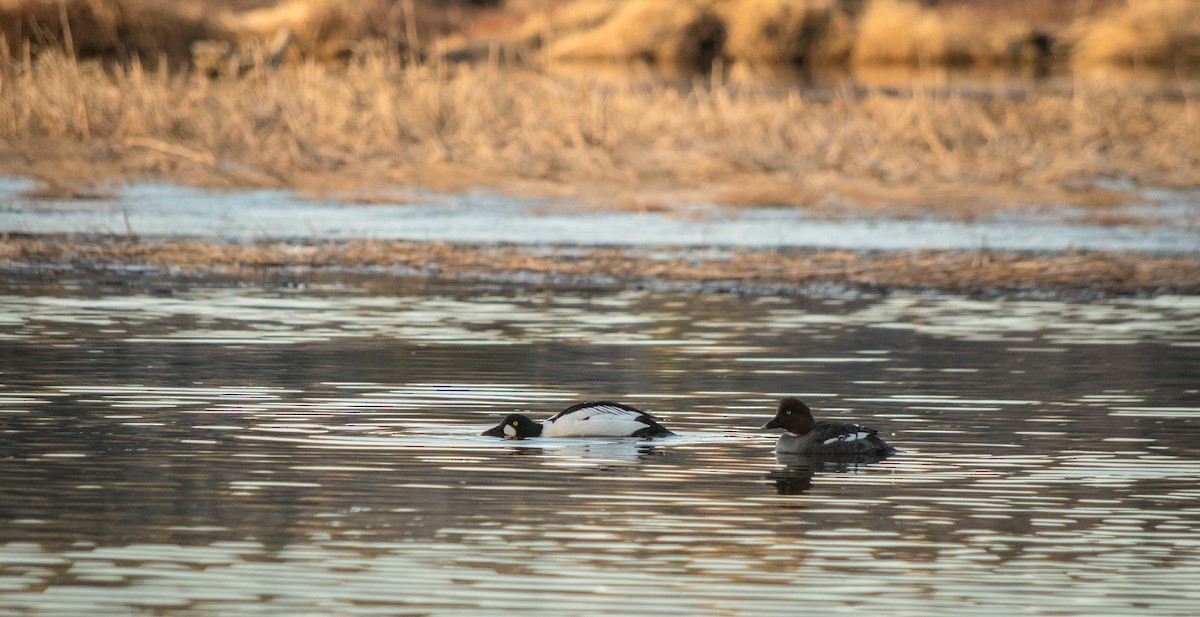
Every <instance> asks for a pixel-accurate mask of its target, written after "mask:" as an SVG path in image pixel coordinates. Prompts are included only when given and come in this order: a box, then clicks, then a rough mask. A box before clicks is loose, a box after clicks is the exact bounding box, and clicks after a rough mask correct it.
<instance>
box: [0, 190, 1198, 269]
mask: <svg viewBox="0 0 1200 617" xmlns="http://www.w3.org/2000/svg"><path fill="white" fill-rule="evenodd" d="M32 188H33V184H32V183H31V182H28V181H25V180H21V179H13V178H7V179H5V178H0V215H3V216H2V217H0V232H9V233H21V234H100V235H106V236H107V235H116V236H120V237H125V236H127V235H135V236H139V237H156V238H162V237H176V238H178V237H200V238H206V239H211V240H219V241H228V240H233V241H242V242H244V241H253V240H296V239H311V238H320V239H348V238H375V239H398V240H416V241H427V240H442V241H448V242H476V243H479V242H510V243H525V244H556V245H561V244H572V245H580V244H582V245H614V244H615V245H623V246H661V245H686V246H719V247H751V248H779V247H820V248H833V249H851V250H915V249H949V250H977V249H980V248H989V249H998V250H1017V251H1063V250H1070V249H1084V250H1106V251H1139V252H1149V253H1192V252H1200V191H1196V190H1188V191H1170V190H1154V191H1143V192H1142V195H1141V197H1142V198H1144V199H1145V200H1146V202H1147V203H1144V204H1128V205H1125V206H1122V207H1112V208H1106V209H1103V210H1101V212H1102V213H1103V214H1105V215H1109V216H1115V217H1126V218H1127V219H1128V220H1129V223H1127V224H1120V225H1115V224H1095V223H1089V222H1087V221H1088V217H1089V216H1092V215H1095V214H1096V213H1097V211H1096V209H1094V208H1093V209H1086V208H1071V207H1065V206H1064V207H1059V208H1050V209H1047V210H1046V211H1044V212H1010V213H1007V214H1004V213H1001V214H997V215H996V216H993V217H990V218H989V217H981V218H980V220H976V221H956V220H941V219H937V218H933V217H925V218H919V217H918V218H902V219H896V218H884V217H879V216H877V215H874V214H873V215H872V216H871V218H869V219H859V218H853V217H851V218H847V219H845V220H820V219H815V218H813V217H812V216H811V215H809V214H807V213H806V212H805V211H804V210H803V209H797V208H794V207H777V208H771V207H763V208H721V207H718V206H715V205H712V204H685V205H679V206H676V207H673V208H671V209H670V210H668V211H665V212H648V213H639V212H610V211H598V210H595V209H593V208H586V207H583V206H581V205H580V204H578V203H575V202H572V201H570V200H566V201H564V200H548V199H517V198H511V197H505V196H500V195H494V194H487V193H467V194H458V195H443V194H432V193H415V194H412V195H407V196H397V202H398V203H372V204H346V203H340V202H337V201H329V200H311V199H304V198H300V197H297V196H296V195H293V194H291V193H288V192H286V191H279V190H255V191H240V192H231V193H213V192H208V191H202V190H197V189H193V188H187V187H179V186H173V185H163V184H134V185H130V186H126V187H123V188H121V189H120V190H119V191H116V192H115V193H114V194H113V195H112V196H111V197H105V198H99V199H93V200H78V199H48V198H42V197H29V196H26V193H27V192H28V191H29V190H30V189H32ZM846 210H847V211H852V210H853V209H852V208H846Z"/></svg>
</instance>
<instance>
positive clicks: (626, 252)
mask: <svg viewBox="0 0 1200 617" xmlns="http://www.w3.org/2000/svg"><path fill="white" fill-rule="evenodd" d="M0 273H2V274H3V275H4V276H5V278H6V279H12V278H13V277H14V276H15V277H17V278H21V279H23V280H28V278H29V277H30V276H32V277H36V278H38V279H39V280H41V281H45V282H53V281H60V280H76V279H78V278H79V276H80V275H84V276H89V277H94V278H96V279H97V280H100V279H104V278H105V277H109V276H111V275H113V274H117V275H121V276H127V277H130V278H136V277H139V276H143V277H144V276H146V275H147V274H152V275H156V276H161V275H165V276H167V277H169V278H189V277H232V278H233V279H235V280H240V281H260V282H264V283H273V284H303V282H304V281H305V280H307V279H309V278H320V277H324V276H326V275H334V276H335V277H337V276H358V275H379V276H389V277H407V278H421V279H427V280H447V281H459V282H467V283H471V282H474V283H507V284H516V285H527V286H534V287H539V288H572V289H605V290H616V289H661V290H669V291H693V292H700V293H745V294H751V295H759V294H761V295H790V294H808V293H831V292H832V293H854V292H868V293H890V292H893V291H908V292H940V293H949V294H960V295H968V296H1000V297H1009V296H1011V297H1047V296H1050V297H1067V298H1081V299H1082V298H1094V297H1113V296H1128V295H1142V296H1146V295H1150V296H1153V295H1166V294H1179V295H1196V294H1200V259H1198V258H1197V256H1196V255H1194V254H1184V255H1171V256H1156V255H1147V254H1140V253H1110V252H1099V251H1068V252H1060V253H1019V252H1011V251H1009V252H1003V251H991V250H976V251H954V250H914V251H871V252H866V251H862V252H856V251H845V250H814V249H776V250H752V249H721V250H712V249H705V248H681V247H661V248H657V249H648V248H622V247H583V246H574V245H572V246H544V245H512V244H457V243H448V242H410V241H397V240H344V241H310V242H283V241H271V242H259V243H243V244H229V243H220V242H212V241H201V240H145V239H142V240H130V239H128V238H122V237H116V236H103V237H101V236H92V237H79V236H23V235H9V236H8V237H7V238H6V239H5V242H3V243H2V244H0ZM6 284H10V283H6Z"/></svg>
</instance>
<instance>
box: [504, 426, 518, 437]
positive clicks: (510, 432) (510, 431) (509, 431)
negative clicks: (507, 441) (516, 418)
mask: <svg viewBox="0 0 1200 617" xmlns="http://www.w3.org/2000/svg"><path fill="white" fill-rule="evenodd" d="M504 435H505V436H506V437H516V436H517V429H516V427H514V426H513V425H511V424H505V425H504Z"/></svg>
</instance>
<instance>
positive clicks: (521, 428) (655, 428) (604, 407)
mask: <svg viewBox="0 0 1200 617" xmlns="http://www.w3.org/2000/svg"><path fill="white" fill-rule="evenodd" d="M674 434H675V433H672V432H671V431H669V430H667V428H666V427H664V426H663V425H661V424H659V423H658V422H657V421H656V418H655V417H654V416H651V415H650V414H648V413H646V412H644V411H642V410H640V409H638V408H636V407H630V406H629V405H623V404H621V403H614V402H612V401H587V402H585V403H576V404H575V405H571V406H570V407H568V408H566V409H564V410H562V411H560V412H558V414H557V415H555V416H554V417H553V418H550V419H549V420H546V421H545V422H538V421H536V420H534V419H532V418H530V417H529V416H526V415H522V414H519V413H513V414H509V415H507V416H505V417H504V420H503V421H501V422H500V424H497V425H496V426H494V427H492V428H490V429H488V430H486V431H484V432H483V433H481V435H482V436H484V437H505V438H508V439H527V438H530V437H668V436H671V435H674Z"/></svg>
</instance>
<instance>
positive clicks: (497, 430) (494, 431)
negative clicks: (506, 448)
mask: <svg viewBox="0 0 1200 617" xmlns="http://www.w3.org/2000/svg"><path fill="white" fill-rule="evenodd" d="M479 435H480V436H482V437H508V435H505V434H504V425H503V424H497V425H496V426H493V427H492V428H489V429H488V430H486V431H484V432H482V433H480V434H479Z"/></svg>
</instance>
